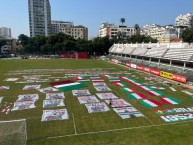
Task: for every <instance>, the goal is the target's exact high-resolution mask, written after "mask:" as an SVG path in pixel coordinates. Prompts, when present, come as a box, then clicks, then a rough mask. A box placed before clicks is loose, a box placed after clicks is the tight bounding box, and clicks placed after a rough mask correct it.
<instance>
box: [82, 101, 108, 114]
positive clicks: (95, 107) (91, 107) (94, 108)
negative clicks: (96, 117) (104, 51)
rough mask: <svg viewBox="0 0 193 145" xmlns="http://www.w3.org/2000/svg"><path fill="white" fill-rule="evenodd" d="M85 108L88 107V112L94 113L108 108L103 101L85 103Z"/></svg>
mask: <svg viewBox="0 0 193 145" xmlns="http://www.w3.org/2000/svg"><path fill="white" fill-rule="evenodd" d="M85 106H86V108H87V109H88V113H95V112H106V111H109V110H110V109H109V108H108V107H107V105H106V104H105V102H101V103H92V104H85Z"/></svg>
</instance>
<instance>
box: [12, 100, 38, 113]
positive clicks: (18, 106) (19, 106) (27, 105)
mask: <svg viewBox="0 0 193 145" xmlns="http://www.w3.org/2000/svg"><path fill="white" fill-rule="evenodd" d="M34 103H35V102H34V101H22V102H14V106H13V108H12V111H15V110H25V109H32V108H35V107H36V106H35V105H34Z"/></svg>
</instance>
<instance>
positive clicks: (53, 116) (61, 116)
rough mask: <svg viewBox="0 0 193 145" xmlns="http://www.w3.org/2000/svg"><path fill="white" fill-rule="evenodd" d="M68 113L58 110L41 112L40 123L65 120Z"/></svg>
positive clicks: (64, 110)
mask: <svg viewBox="0 0 193 145" xmlns="http://www.w3.org/2000/svg"><path fill="white" fill-rule="evenodd" d="M68 118H69V117H68V112H67V110H66V109H59V110H43V115H42V120H41V121H50V120H65V119H68Z"/></svg>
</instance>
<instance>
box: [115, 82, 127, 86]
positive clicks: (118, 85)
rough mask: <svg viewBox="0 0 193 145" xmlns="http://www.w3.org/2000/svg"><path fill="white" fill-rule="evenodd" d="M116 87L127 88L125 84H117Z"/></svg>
mask: <svg viewBox="0 0 193 145" xmlns="http://www.w3.org/2000/svg"><path fill="white" fill-rule="evenodd" d="M115 85H116V86H118V87H124V86H125V84H123V83H115Z"/></svg>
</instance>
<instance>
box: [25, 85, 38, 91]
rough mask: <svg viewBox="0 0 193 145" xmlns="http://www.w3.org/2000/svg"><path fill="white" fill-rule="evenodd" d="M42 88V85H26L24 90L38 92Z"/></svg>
mask: <svg viewBox="0 0 193 145" xmlns="http://www.w3.org/2000/svg"><path fill="white" fill-rule="evenodd" d="M40 87H41V85H26V86H25V87H24V88H23V90H38V89H40Z"/></svg>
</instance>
